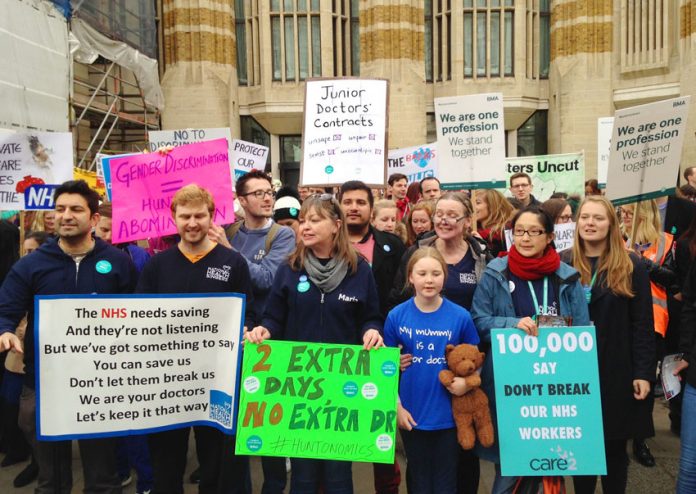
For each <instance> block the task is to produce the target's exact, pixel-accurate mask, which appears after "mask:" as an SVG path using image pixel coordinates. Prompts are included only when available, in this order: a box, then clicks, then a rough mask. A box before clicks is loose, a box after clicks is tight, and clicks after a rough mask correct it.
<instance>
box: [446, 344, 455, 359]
mask: <svg viewBox="0 0 696 494" xmlns="http://www.w3.org/2000/svg"><path fill="white" fill-rule="evenodd" d="M452 350H454V345H452V344H450V345H447V346H446V347H445V356H447V355H449V353H450V352H451V351H452Z"/></svg>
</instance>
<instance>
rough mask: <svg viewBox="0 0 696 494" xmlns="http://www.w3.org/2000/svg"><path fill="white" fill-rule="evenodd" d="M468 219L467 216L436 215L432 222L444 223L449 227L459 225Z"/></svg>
mask: <svg viewBox="0 0 696 494" xmlns="http://www.w3.org/2000/svg"><path fill="white" fill-rule="evenodd" d="M466 217H467V216H466V215H464V216H454V215H447V216H446V215H444V214H440V215H438V214H434V215H433V217H432V220H433V223H440V222H442V221H444V222H445V223H447V224H448V225H456V224H457V223H459V222H460V221H462V220H463V219H464V218H466Z"/></svg>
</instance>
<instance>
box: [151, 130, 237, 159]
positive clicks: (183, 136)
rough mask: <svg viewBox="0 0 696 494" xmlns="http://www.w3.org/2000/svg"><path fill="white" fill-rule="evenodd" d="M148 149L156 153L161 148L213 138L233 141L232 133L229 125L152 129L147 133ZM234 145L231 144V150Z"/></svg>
mask: <svg viewBox="0 0 696 494" xmlns="http://www.w3.org/2000/svg"><path fill="white" fill-rule="evenodd" d="M147 136H148V139H149V141H150V142H148V145H147V146H148V149H149V150H150V152H151V153H154V152H155V151H157V150H158V149H159V148H163V147H168V146H171V147H176V146H183V145H184V144H193V143H195V142H203V141H212V140H213V139H227V142H228V143H232V134H231V133H230V128H229V127H218V128H213V129H179V130H151V131H150V132H148V133H147ZM231 148H232V146H230V152H231V150H232V149H231Z"/></svg>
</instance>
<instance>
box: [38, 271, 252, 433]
mask: <svg viewBox="0 0 696 494" xmlns="http://www.w3.org/2000/svg"><path fill="white" fill-rule="evenodd" d="M110 269H111V266H110V264H109V263H108V262H107V261H100V262H99V263H97V271H99V272H108V270H110ZM100 270H101V271H100ZM97 276H98V275H97ZM244 305H245V299H244V296H243V295H239V294H231V293H229V294H227V293H226V294H206V295H190V294H176V295H166V296H163V295H77V296H66V295H52V296H41V297H37V301H36V307H37V323H36V328H37V330H36V331H37V333H36V340H35V349H36V355H37V356H38V358H37V369H36V375H37V377H38V381H37V388H36V392H37V399H36V402H37V409H38V410H37V412H38V424H37V426H38V434H39V438H40V439H42V440H63V439H75V438H89V437H101V436H117V435H126V434H137V433H145V432H155V431H161V430H166V429H175V428H179V427H184V426H188V425H210V426H212V427H216V428H218V429H220V430H221V431H223V432H225V433H228V434H231V433H233V432H234V428H235V417H236V415H235V413H234V412H235V410H234V403H235V395H236V393H237V386H238V374H239V365H240V358H239V355H240V349H239V342H240V338H241V334H242V326H243V319H244V317H243V316H244V309H245V307H244ZM57 411H60V413H57Z"/></svg>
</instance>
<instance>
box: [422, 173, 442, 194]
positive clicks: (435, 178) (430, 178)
mask: <svg viewBox="0 0 696 494" xmlns="http://www.w3.org/2000/svg"><path fill="white" fill-rule="evenodd" d="M426 180H435V181H436V182H437V185H438V186H439V185H440V179H438V178H437V177H425V178H424V179H423V180H421V181H420V182H419V183H418V190H420V193H421V194H422V193H423V182H425V181H426Z"/></svg>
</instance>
